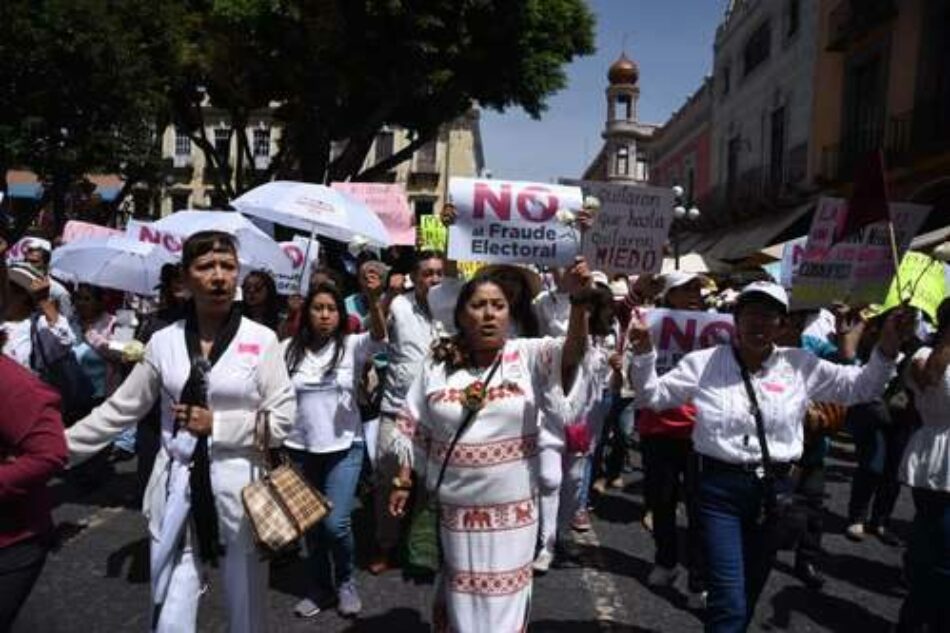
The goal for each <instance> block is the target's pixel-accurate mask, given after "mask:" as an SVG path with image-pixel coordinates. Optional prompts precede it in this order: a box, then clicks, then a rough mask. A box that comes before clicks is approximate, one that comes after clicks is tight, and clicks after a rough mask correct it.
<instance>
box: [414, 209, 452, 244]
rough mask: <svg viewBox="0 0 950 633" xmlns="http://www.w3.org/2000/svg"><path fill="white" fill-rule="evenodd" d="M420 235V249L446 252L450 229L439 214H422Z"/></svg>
mask: <svg viewBox="0 0 950 633" xmlns="http://www.w3.org/2000/svg"><path fill="white" fill-rule="evenodd" d="M418 237H419V248H420V249H422V250H435V251H442V252H443V253H444V252H445V246H446V242H447V241H448V231H447V230H446V228H445V225H444V224H442V220H441V219H439V216H437V215H423V216H420V218H419V232H418Z"/></svg>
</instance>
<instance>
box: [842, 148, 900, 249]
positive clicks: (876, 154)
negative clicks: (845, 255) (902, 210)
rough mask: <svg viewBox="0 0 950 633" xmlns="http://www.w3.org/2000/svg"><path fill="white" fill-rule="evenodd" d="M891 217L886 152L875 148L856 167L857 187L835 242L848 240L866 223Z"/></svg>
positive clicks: (855, 183) (855, 182)
mask: <svg viewBox="0 0 950 633" xmlns="http://www.w3.org/2000/svg"><path fill="white" fill-rule="evenodd" d="M890 217H891V215H890V212H889V211H888V207H887V184H886V183H885V181H884V152H882V151H881V150H875V151H873V152H870V153H868V154H867V155H866V156H864V157H863V158H862V159H861V160H860V161H859V162H858V164H857V166H856V167H855V170H854V191H853V192H852V194H851V198H850V199H849V200H848V211H847V213H846V214H845V218H844V222H843V223H842V224H841V225H840V226H839V227H838V230H837V231H836V232H835V239H834V241H833V242H832V243H833V244H834V243H837V242H840V241H842V240H844V239H845V238H847V237H849V236H850V235H852V234H854V232H855V231H857V230H858V229H860V228H861V227H863V226H867V225H868V224H872V223H874V222H879V221H881V220H889V219H890Z"/></svg>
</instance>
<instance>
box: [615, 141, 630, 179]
mask: <svg viewBox="0 0 950 633" xmlns="http://www.w3.org/2000/svg"><path fill="white" fill-rule="evenodd" d="M614 171H615V173H616V174H617V175H618V176H626V175H628V174H629V173H630V150H629V149H627V146H626V145H622V146H620V147H618V148H617V165H616V169H615V170H614Z"/></svg>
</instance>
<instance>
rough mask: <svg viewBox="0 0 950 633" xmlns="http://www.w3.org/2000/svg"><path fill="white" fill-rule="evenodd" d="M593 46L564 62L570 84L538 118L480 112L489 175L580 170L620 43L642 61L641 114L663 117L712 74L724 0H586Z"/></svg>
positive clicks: (558, 174) (590, 151) (594, 142)
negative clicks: (592, 26) (592, 21)
mask: <svg viewBox="0 0 950 633" xmlns="http://www.w3.org/2000/svg"><path fill="white" fill-rule="evenodd" d="M587 4H588V6H590V8H591V10H592V11H593V12H594V14H595V16H596V18H597V26H596V47H597V52H596V53H594V54H593V55H590V56H587V57H581V58H578V59H575V60H574V62H573V63H571V64H570V65H569V66H567V67H566V72H567V86H566V88H564V89H563V90H562V91H560V92H558V93H556V94H555V95H553V96H552V97H550V98H549V100H548V109H547V111H546V112H544V113H543V114H542V115H541V119H540V120H537V121H536V120H533V119H532V118H531V117H529V116H528V115H527V114H525V113H524V111H523V110H521V109H520V108H519V109H509V110H508V111H506V112H505V113H501V114H499V113H497V112H494V111H491V110H485V111H483V112H482V142H483V145H484V151H485V165H486V167H487V168H488V169H489V170H490V171H491V175H492V178H497V179H504V180H531V181H536V182H552V181H555V180H557V179H558V178H562V177H563V178H579V177H580V176H581V175H582V173H583V171H584V169H585V168H586V167H587V165H588V164H589V163H590V161H591V160H593V159H594V157H595V156H596V155H597V152H598V151H599V150H600V147H601V145H602V139H601V136H600V135H601V132H603V129H604V122H605V119H606V113H607V102H606V97H605V95H604V90H605V89H606V88H607V69H608V68H610V65H611V64H612V63H613V62H614V61H615V60H616V59H617V58H618V57H619V56H620V53H621V51H622V50H624V47H623V45H624V40H625V39H626V52H627V56H628V57H630V58H632V59H633V60H635V61H636V62H637V64H638V65H639V66H640V82H639V83H640V102H639V118H640V121H642V122H645V123H663V122H664V121H666V120H667V119H668V118H669V116H670V114H672V113H673V112H674V111H676V109H677V108H679V107H680V106H681V105H683V103H685V102H686V99H687V97H689V96H690V95H691V94H692V93H693V92H694V91H695V90H696V88H698V87H699V86H700V84H701V83H702V80H703V77H705V76H706V75H708V74H710V72H711V70H712V59H713V39H714V37H715V34H716V26H718V24H719V22H720V19H721V17H722V14H723V11H724V8H725V4H726V2H725V0H588V2H587Z"/></svg>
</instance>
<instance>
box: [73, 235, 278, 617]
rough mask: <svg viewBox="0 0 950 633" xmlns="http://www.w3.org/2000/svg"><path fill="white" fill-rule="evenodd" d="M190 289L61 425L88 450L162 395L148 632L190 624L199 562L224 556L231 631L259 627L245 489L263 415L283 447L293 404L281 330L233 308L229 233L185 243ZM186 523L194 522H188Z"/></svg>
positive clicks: (261, 571)
mask: <svg viewBox="0 0 950 633" xmlns="http://www.w3.org/2000/svg"><path fill="white" fill-rule="evenodd" d="M182 268H183V271H184V281H185V285H186V286H187V288H188V289H189V290H190V291H191V294H192V296H193V303H192V305H190V306H188V308H187V309H186V317H185V318H184V319H183V320H181V321H177V322H176V323H174V324H172V325H170V326H168V327H167V328H164V329H162V330H160V331H158V332H157V333H156V334H155V335H154V336H153V337H152V339H151V340H150V342H149V344H148V346H147V347H146V349H145V357H144V362H141V363H139V364H138V365H137V366H136V367H135V369H134V370H133V371H132V373H131V374H130V375H129V377H128V378H127V379H126V381H125V382H124V383H123V384H122V385H121V386H120V387H119V388H118V389H117V390H116V392H115V393H114V394H113V395H112V396H111V397H110V398H109V399H108V400H106V402H105V403H104V404H103V405H102V406H100V407H99V408H97V409H96V410H95V411H93V412H92V413H91V414H90V415H89V416H87V417H86V418H85V419H83V420H81V421H80V422H79V423H77V424H76V425H75V426H73V427H72V428H71V429H70V430H69V433H68V437H67V439H68V441H69V449H70V457H71V460H72V461H73V462H77V461H81V460H82V459H84V458H87V457H90V456H92V455H94V454H95V453H96V452H97V451H99V450H100V449H102V448H103V447H104V446H106V445H107V444H108V443H109V441H110V440H111V439H112V438H113V437H114V436H115V435H117V434H118V433H120V432H121V431H122V430H123V429H124V428H126V427H128V426H130V425H132V424H135V423H136V422H137V421H138V420H139V419H140V418H142V417H144V416H145V415H146V414H147V413H148V411H149V409H151V407H152V405H153V404H154V403H155V402H156V401H157V400H158V399H159V398H161V413H162V448H161V451H160V452H159V455H158V458H157V459H156V461H155V466H154V469H153V471H152V476H151V478H150V480H149V485H148V488H147V489H146V492H145V499H144V503H143V505H144V512H145V515H146V517H147V518H148V521H149V532H150V536H151V563H152V564H151V571H152V603H153V604H152V628H153V630H155V631H162V632H166V631H167V632H169V633H171V632H174V633H180V632H187V631H194V630H196V627H197V615H198V597H199V596H200V595H201V593H202V580H201V572H200V567H201V565H202V564H212V565H214V564H216V563H217V562H218V561H219V559H220V561H221V572H222V576H223V582H224V589H225V592H224V593H225V599H226V602H227V604H226V607H227V612H228V620H229V623H230V626H229V630H230V631H232V632H235V633H238V632H240V633H243V632H247V633H251V632H258V631H263V630H265V628H266V617H267V608H266V598H267V564H266V562H265V561H263V560H262V559H261V557H260V556H259V555H258V553H257V552H256V551H255V548H254V542H253V538H252V535H251V531H250V524H249V522H248V520H247V517H246V515H245V513H244V508H243V506H242V503H241V498H240V493H241V489H242V488H243V487H244V486H246V485H247V484H248V483H249V482H250V481H252V480H253V479H254V478H255V477H256V475H257V473H258V471H259V467H260V464H261V459H260V456H259V455H258V454H257V453H256V451H255V449H254V434H255V429H256V427H257V420H258V414H259V412H263V411H267V412H269V420H270V431H271V438H272V441H273V442H274V444H275V445H276V444H278V443H279V442H281V441H282V440H283V438H284V437H285V436H286V434H287V432H288V430H289V429H290V427H291V425H292V423H293V420H294V415H295V408H296V404H295V403H296V400H295V398H294V392H293V387H292V385H291V383H290V378H289V377H288V375H287V369H286V366H285V364H284V362H283V358H282V356H281V353H280V347H279V345H278V342H277V337H276V335H275V334H274V333H273V332H272V331H271V330H269V329H267V328H266V327H264V326H262V325H258V324H256V323H254V322H253V321H250V320H249V319H245V318H242V317H241V314H240V310H239V309H237V308H236V307H235V306H234V292H235V288H236V287H237V279H238V260H237V248H236V245H235V242H234V240H233V238H232V237H231V236H229V235H227V234H225V233H220V232H216V231H205V232H201V233H196V234H195V235H193V236H191V237H190V238H189V239H188V240H187V241H186V242H185V244H184V246H183V249H182ZM189 519H190V520H189Z"/></svg>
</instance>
